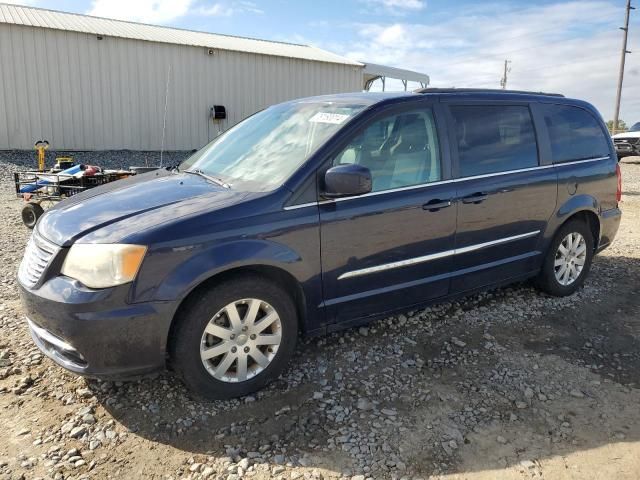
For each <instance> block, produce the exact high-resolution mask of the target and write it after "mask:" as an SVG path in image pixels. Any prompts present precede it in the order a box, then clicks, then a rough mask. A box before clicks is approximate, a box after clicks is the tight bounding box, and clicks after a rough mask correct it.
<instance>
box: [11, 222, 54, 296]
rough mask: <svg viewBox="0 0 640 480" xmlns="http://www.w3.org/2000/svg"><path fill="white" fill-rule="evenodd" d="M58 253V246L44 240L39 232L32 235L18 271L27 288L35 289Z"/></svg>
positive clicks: (21, 281) (19, 277)
mask: <svg viewBox="0 0 640 480" xmlns="http://www.w3.org/2000/svg"><path fill="white" fill-rule="evenodd" d="M57 252H58V246H57V245H55V244H53V243H51V242H49V241H48V240H45V239H44V238H42V237H41V236H40V235H39V234H38V233H37V231H35V230H34V232H33V233H32V234H31V238H29V242H28V243H27V247H26V249H25V251H24V256H23V257H22V262H21V263H20V268H19V269H18V279H19V280H20V283H22V284H23V285H24V286H25V287H27V288H35V287H36V286H38V283H39V282H40V280H41V279H42V274H43V273H44V271H45V270H46V269H47V267H48V266H49V263H51V260H52V259H53V257H54V256H55V254H56V253H57Z"/></svg>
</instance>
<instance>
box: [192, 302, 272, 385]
mask: <svg viewBox="0 0 640 480" xmlns="http://www.w3.org/2000/svg"><path fill="white" fill-rule="evenodd" d="M281 341H282V322H281V321H280V316H279V315H278V312H277V311H276V310H275V309H274V308H273V307H272V306H271V305H270V304H269V303H267V302H265V301H263V300H260V299H257V298H245V299H241V300H237V301H234V302H231V303H229V304H228V305H226V306H225V307H224V308H222V309H221V310H219V311H218V312H217V313H216V314H215V315H214V316H213V318H212V319H211V320H210V321H209V323H208V324H207V326H206V327H205V329H204V332H203V334H202V340H201V342H200V358H201V360H202V364H203V365H204V367H205V368H206V369H207V372H209V374H210V375H212V376H213V377H214V378H216V379H217V380H220V381H223V382H229V383H235V382H244V381H246V380H249V379H251V378H253V377H255V376H256V375H258V374H260V373H261V372H262V371H264V370H265V369H266V368H267V367H268V366H269V364H271V362H272V361H273V359H274V358H275V356H276V353H277V351H278V347H279V346H280V342H281Z"/></svg>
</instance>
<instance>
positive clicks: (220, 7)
mask: <svg viewBox="0 0 640 480" xmlns="http://www.w3.org/2000/svg"><path fill="white" fill-rule="evenodd" d="M196 13H198V14H200V15H206V16H210V17H230V16H231V15H235V14H238V13H255V14H263V13H264V10H262V9H260V8H259V7H258V6H257V5H256V4H255V3H254V2H250V1H245V0H238V1H235V2H231V3H214V4H212V5H203V6H201V7H199V8H198V9H196Z"/></svg>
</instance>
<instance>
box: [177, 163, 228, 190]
mask: <svg viewBox="0 0 640 480" xmlns="http://www.w3.org/2000/svg"><path fill="white" fill-rule="evenodd" d="M184 173H194V174H196V175H200V176H201V177H203V178H206V179H207V180H209V181H211V182H213V183H215V184H217V185H220V186H221V187H224V188H231V185H229V184H228V183H226V182H225V181H224V180H222V179H221V178H216V177H212V176H211V175H207V174H206V173H204V172H203V171H202V170H200V169H199V168H196V169H195V170H185V171H184Z"/></svg>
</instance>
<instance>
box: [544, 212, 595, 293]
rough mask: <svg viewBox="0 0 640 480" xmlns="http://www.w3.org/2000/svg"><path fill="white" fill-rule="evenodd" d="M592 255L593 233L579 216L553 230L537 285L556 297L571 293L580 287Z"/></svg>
mask: <svg viewBox="0 0 640 480" xmlns="http://www.w3.org/2000/svg"><path fill="white" fill-rule="evenodd" d="M593 255H594V239H593V233H592V232H591V229H590V228H589V226H588V225H587V224H586V223H585V222H583V221H580V220H578V219H575V220H570V221H569V222H567V223H566V224H564V225H563V226H562V227H560V229H559V230H558V232H557V233H556V235H555V237H554V238H553V241H552V242H551V246H550V247H549V251H548V252H547V256H546V257H545V259H544V264H543V266H542V271H541V272H540V274H539V275H538V278H537V279H536V286H537V287H538V288H539V289H540V290H542V291H544V292H546V293H548V294H550V295H554V296H556V297H565V296H567V295H571V294H572V293H574V292H575V291H576V290H578V288H580V287H581V286H582V284H583V283H584V281H585V279H586V277H587V275H588V274H589V270H590V268H591V262H592V260H593Z"/></svg>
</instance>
